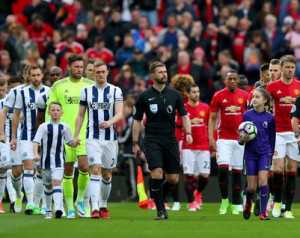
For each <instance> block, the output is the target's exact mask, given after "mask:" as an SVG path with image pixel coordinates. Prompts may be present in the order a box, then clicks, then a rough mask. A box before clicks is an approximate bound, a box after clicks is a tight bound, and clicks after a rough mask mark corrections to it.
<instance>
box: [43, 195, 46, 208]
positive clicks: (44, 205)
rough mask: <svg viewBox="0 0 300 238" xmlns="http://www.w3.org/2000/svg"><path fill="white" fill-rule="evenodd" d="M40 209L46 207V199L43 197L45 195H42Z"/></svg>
mask: <svg viewBox="0 0 300 238" xmlns="http://www.w3.org/2000/svg"><path fill="white" fill-rule="evenodd" d="M42 207H46V197H45V193H43V194H42Z"/></svg>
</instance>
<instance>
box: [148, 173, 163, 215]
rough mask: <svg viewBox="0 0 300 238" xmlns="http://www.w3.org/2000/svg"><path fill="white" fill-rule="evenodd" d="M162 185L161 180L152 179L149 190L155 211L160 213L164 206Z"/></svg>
mask: <svg viewBox="0 0 300 238" xmlns="http://www.w3.org/2000/svg"><path fill="white" fill-rule="evenodd" d="M162 183H163V179H152V184H151V190H152V194H153V199H154V202H155V205H156V209H157V211H162V210H163V206H164V205H163V204H164V202H163V190H162Z"/></svg>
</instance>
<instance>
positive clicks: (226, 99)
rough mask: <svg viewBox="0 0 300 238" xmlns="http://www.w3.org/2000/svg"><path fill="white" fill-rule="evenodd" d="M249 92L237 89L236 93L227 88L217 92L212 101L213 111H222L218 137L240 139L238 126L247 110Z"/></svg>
mask: <svg viewBox="0 0 300 238" xmlns="http://www.w3.org/2000/svg"><path fill="white" fill-rule="evenodd" d="M247 99H248V93H247V92H246V91H244V90H241V89H239V88H238V89H237V90H236V91H235V92H234V93H232V92H229V91H228V89H227V88H224V89H222V90H221V91H218V92H216V93H215V95H214V96H213V98H212V102H211V112H218V111H219V110H220V112H221V122H220V125H219V128H218V139H225V140H238V127H239V125H240V124H241V123H242V119H243V113H244V112H245V111H246V106H247Z"/></svg>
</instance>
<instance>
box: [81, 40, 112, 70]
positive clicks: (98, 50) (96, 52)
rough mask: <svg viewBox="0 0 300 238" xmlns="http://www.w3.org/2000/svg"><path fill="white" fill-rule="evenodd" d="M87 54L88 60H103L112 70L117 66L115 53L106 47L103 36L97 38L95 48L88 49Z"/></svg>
mask: <svg viewBox="0 0 300 238" xmlns="http://www.w3.org/2000/svg"><path fill="white" fill-rule="evenodd" d="M85 54H86V57H87V59H89V58H94V59H101V60H103V61H104V62H105V63H106V64H107V65H108V66H109V67H110V68H114V67H115V66H116V61H115V56H114V53H113V52H112V51H111V50H109V49H108V48H106V47H105V42H104V38H103V37H102V36H97V37H96V38H95V43H94V47H93V48H89V49H87V51H86V53H85Z"/></svg>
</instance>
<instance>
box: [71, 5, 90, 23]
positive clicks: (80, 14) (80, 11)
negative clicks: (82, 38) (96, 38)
mask: <svg viewBox="0 0 300 238" xmlns="http://www.w3.org/2000/svg"><path fill="white" fill-rule="evenodd" d="M74 8H75V12H76V20H75V22H74V26H77V25H78V24H86V23H87V13H86V10H85V9H84V8H83V6H82V3H81V1H80V0H74Z"/></svg>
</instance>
